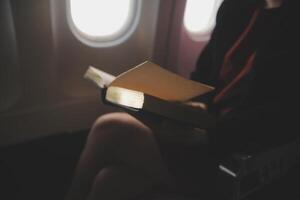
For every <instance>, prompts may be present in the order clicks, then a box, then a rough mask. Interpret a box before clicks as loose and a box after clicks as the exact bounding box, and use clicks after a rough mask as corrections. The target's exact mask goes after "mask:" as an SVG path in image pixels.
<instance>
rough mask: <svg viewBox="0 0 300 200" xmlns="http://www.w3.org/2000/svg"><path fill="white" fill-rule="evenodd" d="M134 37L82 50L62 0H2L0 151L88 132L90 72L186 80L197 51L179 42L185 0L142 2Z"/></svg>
mask: <svg viewBox="0 0 300 200" xmlns="http://www.w3.org/2000/svg"><path fill="white" fill-rule="evenodd" d="M141 2H142V7H141V16H140V20H139V22H138V26H137V28H136V30H135V31H134V33H133V34H132V35H131V36H130V37H129V38H128V39H127V40H126V41H125V42H123V43H121V44H120V45H116V46H112V47H104V48H96V47H91V46H87V45H86V44H83V43H82V42H81V41H79V40H78V39H77V38H76V37H75V36H74V35H73V33H72V32H71V29H70V27H69V25H68V20H67V15H68V12H67V3H66V1H65V0H43V1H41V0H26V1H19V0H2V1H1V3H0V4H1V7H0V15H1V18H0V26H1V27H4V28H1V29H2V30H4V31H1V38H0V42H1V47H0V58H1V60H2V62H1V64H0V65H1V67H0V72H1V73H0V83H1V84H0V89H1V94H2V95H1V97H0V146H6V145H11V144H16V143H21V142H25V141H28V140H32V139H36V138H40V137H45V136H48V135H53V134H59V133H63V132H77V131H79V130H86V129H89V128H90V127H91V125H92V123H93V121H94V120H95V119H96V118H97V117H98V116H100V115H101V114H104V113H107V112H111V111H117V109H116V108H112V107H110V106H106V105H103V104H102V102H101V100H100V92H99V90H98V89H97V88H96V87H94V86H93V85H92V84H91V83H90V82H88V81H86V80H84V79H83V77H82V76H83V74H84V72H85V70H86V69H87V67H88V66H89V65H93V66H95V67H99V68H101V69H103V70H105V71H107V72H109V73H111V74H114V75H118V74H119V73H121V72H123V71H126V70H127V69H129V68H130V67H133V66H135V65H137V64H139V63H141V62H143V61H145V60H151V61H153V62H156V63H158V64H160V65H161V66H163V67H166V68H167V69H169V70H171V71H174V72H176V73H179V74H181V75H184V76H186V77H188V74H189V73H190V71H191V70H192V68H193V67H194V66H193V65H194V62H195V59H196V57H197V56H198V53H199V52H200V50H201V47H202V46H203V44H202V43H201V44H198V43H197V44H195V43H193V42H192V41H189V40H190V39H189V38H187V37H186V36H185V32H184V31H183V28H182V17H183V12H184V7H185V0H184V1H182V0H151V1H147V0H141Z"/></svg>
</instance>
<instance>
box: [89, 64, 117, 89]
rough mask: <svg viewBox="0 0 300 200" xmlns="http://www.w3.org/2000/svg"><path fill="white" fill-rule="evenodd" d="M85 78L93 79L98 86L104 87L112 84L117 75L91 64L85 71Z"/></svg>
mask: <svg viewBox="0 0 300 200" xmlns="http://www.w3.org/2000/svg"><path fill="white" fill-rule="evenodd" d="M84 78H86V79H88V80H90V81H92V82H93V83H95V84H96V85H97V86H98V87H100V88H104V87H107V86H108V85H110V84H111V82H113V81H114V80H115V78H116V77H115V76H113V75H111V74H108V73H106V72H104V71H101V70H100V69H97V68H95V67H92V66H90V67H89V68H88V70H87V71H86V72H85V74H84Z"/></svg>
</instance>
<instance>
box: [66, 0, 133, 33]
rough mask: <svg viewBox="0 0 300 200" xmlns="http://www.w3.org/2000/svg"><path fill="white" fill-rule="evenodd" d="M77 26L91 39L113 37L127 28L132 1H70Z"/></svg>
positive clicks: (73, 18) (72, 15)
mask: <svg viewBox="0 0 300 200" xmlns="http://www.w3.org/2000/svg"><path fill="white" fill-rule="evenodd" d="M70 8H71V17H72V20H73V22H74V24H75V26H76V27H77V28H78V29H79V30H80V31H81V32H82V33H84V34H86V35H88V36H91V37H106V36H111V35H114V34H116V33H118V32H119V31H121V30H122V29H123V28H124V26H126V24H127V22H128V20H129V18H130V16H129V15H130V13H131V11H132V10H131V8H132V0H70Z"/></svg>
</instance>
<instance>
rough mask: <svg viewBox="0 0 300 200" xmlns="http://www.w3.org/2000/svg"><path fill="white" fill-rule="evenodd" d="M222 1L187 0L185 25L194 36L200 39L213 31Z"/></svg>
mask: <svg viewBox="0 0 300 200" xmlns="http://www.w3.org/2000/svg"><path fill="white" fill-rule="evenodd" d="M221 2H222V0H187V3H186V7H185V13H184V27H185V28H186V30H187V31H188V33H190V34H191V36H192V37H193V38H195V37H196V38H195V39H197V37H198V39H199V37H201V36H203V35H207V34H208V33H209V32H210V31H211V29H212V28H213V27H214V25H215V17H216V13H217V9H218V8H219V6H220V4H221Z"/></svg>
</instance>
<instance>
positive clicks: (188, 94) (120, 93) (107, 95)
mask: <svg viewBox="0 0 300 200" xmlns="http://www.w3.org/2000/svg"><path fill="white" fill-rule="evenodd" d="M84 77H85V78H86V79H88V80H91V81H92V82H94V83H95V84H96V85H97V86H98V87H99V88H101V89H102V94H103V95H102V96H103V101H104V103H109V104H112V105H116V106H120V107H122V108H125V109H130V110H135V111H143V112H150V113H154V114H157V115H160V116H163V117H166V118H169V119H173V120H178V121H180V122H184V123H189V124H191V125H194V126H197V127H200V128H207V127H209V126H210V125H211V123H212V117H211V116H210V115H209V114H208V113H207V112H206V111H204V110H201V109H195V108H193V107H191V106H188V105H186V104H184V102H186V101H188V100H190V99H192V98H194V97H197V96H200V95H203V94H205V93H207V92H210V91H212V90H213V89H214V88H213V87H211V86H209V85H206V84H202V83H199V82H195V81H192V80H188V79H185V78H183V77H181V76H179V75H177V74H175V73H172V72H170V71H168V70H166V69H164V68H162V67H160V66H158V65H156V64H154V63H152V62H150V61H146V62H143V63H141V64H139V65H137V66H135V67H133V68H132V69H130V70H128V71H126V72H124V73H122V74H120V75H118V76H117V77H115V76H113V75H111V74H108V73H106V72H104V71H101V70H99V69H97V68H95V67H91V66H90V67H89V68H88V70H87V71H86V73H85V74H84Z"/></svg>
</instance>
